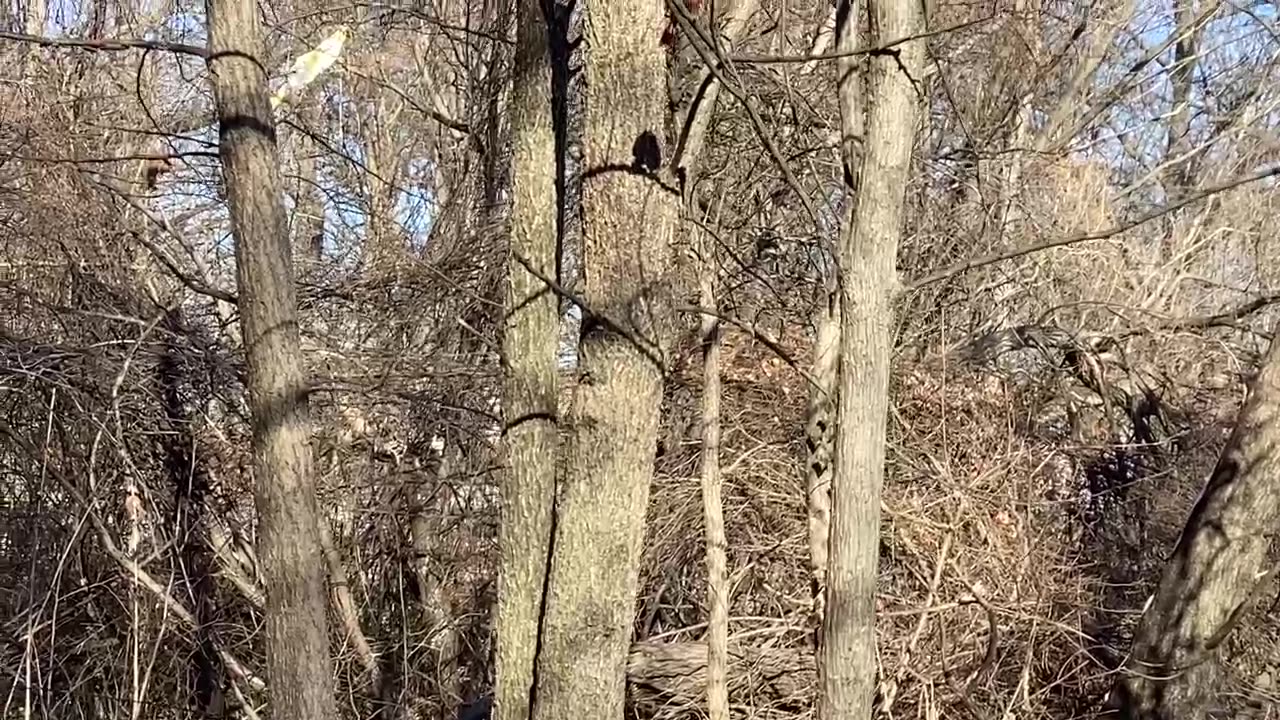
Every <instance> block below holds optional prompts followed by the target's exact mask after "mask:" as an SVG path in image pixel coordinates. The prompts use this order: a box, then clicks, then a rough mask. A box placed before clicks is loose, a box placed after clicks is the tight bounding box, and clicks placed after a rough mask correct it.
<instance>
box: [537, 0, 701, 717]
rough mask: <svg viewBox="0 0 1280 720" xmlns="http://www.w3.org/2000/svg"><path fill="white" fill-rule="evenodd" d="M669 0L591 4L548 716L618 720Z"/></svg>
mask: <svg viewBox="0 0 1280 720" xmlns="http://www.w3.org/2000/svg"><path fill="white" fill-rule="evenodd" d="M664 19H665V18H664V12H663V4H662V3H661V2H660V1H659V0H603V1H602V2H598V3H596V4H593V5H592V6H591V8H590V18H589V21H588V22H587V23H586V28H587V29H586V37H585V42H586V44H587V53H586V61H585V67H584V69H583V73H584V75H585V87H586V102H585V122H584V131H585V132H584V150H585V163H584V166H585V167H586V168H587V176H586V177H585V178H584V181H583V214H584V233H583V257H582V260H583V276H584V279H585V283H584V287H583V293H582V294H583V296H584V297H585V300H586V302H587V304H588V306H589V311H584V318H583V321H582V331H581V340H580V345H579V359H578V386H577V388H576V392H575V395H574V400H573V404H572V408H571V410H570V417H569V423H570V433H569V440H568V447H567V450H566V461H567V462H566V464H567V468H566V472H565V479H564V486H563V488H562V489H561V491H560V493H559V499H558V504H557V527H556V534H555V538H554V547H553V551H552V561H551V568H550V575H549V579H548V586H547V595H546V602H547V607H546V614H545V619H544V624H543V633H542V642H541V650H540V653H539V655H538V662H537V693H536V704H535V708H534V717H535V718H537V719H538V720H571V719H572V720H579V719H580V718H585V717H590V718H621V717H622V710H623V700H624V696H625V692H624V690H625V672H626V658H627V649H628V645H629V642H630V639H631V631H632V619H633V614H634V609H635V600H636V591H637V586H638V576H639V563H640V550H641V541H642V540H643V536H644V517H645V510H646V507H647V504H648V499H649V484H650V481H651V480H652V477H653V461H654V453H655V451H656V447H657V436H658V408H659V404H660V401H661V396H662V382H663V377H664V374H665V371H666V364H667V358H666V354H667V350H668V349H669V346H670V344H671V340H672V337H673V335H674V332H673V331H674V320H673V313H672V298H671V295H672V290H673V288H672V283H673V281H674V278H673V263H674V252H673V249H672V231H673V225H674V222H673V221H674V210H675V207H676V206H675V202H674V199H673V198H672V196H671V194H670V193H669V192H668V191H667V190H666V189H665V188H664V187H663V186H662V185H661V184H660V183H659V182H658V179H659V178H658V175H659V171H660V168H661V167H662V165H663V164H664V161H663V158H662V152H663V151H662V139H661V138H662V135H663V134H664V128H665V127H666V122H665V120H666V105H667V103H666V99H667V98H666V93H665V88H664V86H663V83H662V82H661V81H659V80H657V79H658V78H662V77H663V76H664V73H665V72H666V63H665V58H664V57H663V52H662V46H661V45H660V44H659V42H658V39H659V37H660V35H661V32H662V27H663V22H664Z"/></svg>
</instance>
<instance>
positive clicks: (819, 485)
mask: <svg viewBox="0 0 1280 720" xmlns="http://www.w3.org/2000/svg"><path fill="white" fill-rule="evenodd" d="M830 272H831V273H832V275H833V276H834V274H835V270H834V268H833V269H831V270H830ZM826 285H827V287H826V289H825V291H824V292H823V297H822V298H820V301H819V303H818V308H817V312H815V313H814V325H815V327H816V332H815V335H816V336H815V338H814V342H813V378H814V380H815V381H816V382H815V383H814V385H813V386H812V387H810V388H809V400H808V404H807V406H806V407H805V428H804V430H805V449H806V452H807V455H808V462H807V463H806V468H805V474H806V480H807V482H806V492H807V499H806V505H807V507H808V515H809V570H810V573H811V574H812V586H811V588H810V593H811V596H812V599H813V613H812V620H811V622H812V623H813V627H814V628H815V629H816V628H820V627H822V618H823V616H824V615H825V614H826V610H825V603H826V593H827V554H828V547H827V546H828V543H829V542H830V537H831V476H832V473H833V472H834V469H835V468H834V465H833V461H834V459H835V438H836V404H835V400H836V394H837V385H836V383H837V380H838V379H839V377H840V373H839V372H838V370H839V367H840V364H839V362H838V361H839V358H840V289H839V287H837V285H836V283H835V282H834V278H833V280H832V281H831V282H828V283H826Z"/></svg>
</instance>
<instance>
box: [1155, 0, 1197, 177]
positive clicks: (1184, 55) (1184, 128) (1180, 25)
mask: <svg viewBox="0 0 1280 720" xmlns="http://www.w3.org/2000/svg"><path fill="white" fill-rule="evenodd" d="M1173 22H1174V32H1176V33H1177V34H1178V39H1177V41H1176V42H1175V43H1174V46H1173V68H1172V69H1170V71H1169V85H1170V86H1171V87H1172V90H1173V97H1172V98H1171V101H1172V106H1173V107H1172V108H1171V110H1172V115H1170V117H1169V129H1168V134H1169V135H1168V140H1167V141H1166V144H1165V157H1164V162H1165V165H1166V168H1165V173H1164V193H1165V200H1166V202H1177V201H1178V200H1180V199H1182V197H1184V196H1185V195H1186V193H1187V192H1188V191H1189V190H1190V187H1189V185H1190V184H1191V177H1190V173H1189V172H1188V170H1189V168H1190V167H1191V165H1192V163H1191V162H1190V160H1191V158H1190V157H1189V155H1190V152H1191V91H1192V84H1193V83H1194V82H1195V74H1196V64H1197V63H1196V46H1197V45H1198V42H1197V40H1198V39H1199V34H1200V32H1199V27H1198V26H1199V22H1198V18H1197V15H1196V8H1195V0H1175V2H1174V7H1173Z"/></svg>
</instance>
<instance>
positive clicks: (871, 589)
mask: <svg viewBox="0 0 1280 720" xmlns="http://www.w3.org/2000/svg"><path fill="white" fill-rule="evenodd" d="M844 4H845V5H846V7H849V6H851V5H852V3H848V2H846V3H844ZM869 7H870V17H871V26H872V27H873V28H874V29H875V37H873V38H872V41H873V42H883V41H887V40H890V39H894V38H901V37H907V36H911V35H915V34H918V33H919V32H920V31H921V29H922V26H923V18H922V17H921V8H920V5H919V4H918V3H913V2H894V1H890V0H872V1H871V2H870V3H869ZM846 13H848V15H847V16H846V17H848V18H849V19H848V21H849V22H852V17H850V16H852V13H851V12H849V11H848V10H846ZM845 24H846V25H847V23H845ZM923 68H924V44H923V42H921V41H913V42H908V43H904V44H902V45H900V46H899V47H898V48H897V51H896V52H895V53H894V54H891V55H877V56H874V57H872V58H871V60H870V72H869V76H868V83H867V84H868V95H869V97H868V105H867V119H866V142H865V149H864V153H863V158H862V161H861V163H860V169H859V173H858V176H857V189H858V195H857V199H856V206H855V207H854V209H853V215H852V217H851V222H849V223H846V225H845V227H844V228H843V229H842V232H841V237H840V269H841V303H840V305H841V333H840V381H839V408H840V413H839V432H838V434H837V445H836V465H835V476H834V478H833V484H832V492H831V500H832V507H831V538H830V551H831V556H830V568H829V572H828V576H827V607H826V616H825V617H824V619H823V624H822V637H821V642H820V649H819V656H818V658H819V663H818V666H819V673H820V677H821V683H820V687H821V694H822V697H821V700H820V704H819V717H820V718H824V719H831V718H866V717H871V710H872V699H873V696H874V690H875V679H876V635H875V590H876V573H877V560H878V556H879V546H880V543H879V537H880V486H881V482H882V480H883V477H884V446H885V424H886V416H885V414H886V408H887V404H888V390H889V358H890V349H891V337H890V324H891V320H892V313H893V306H892V303H893V296H894V291H895V288H896V286H897V277H896V268H895V265H896V258H897V250H898V239H899V235H900V234H901V227H902V208H903V195H904V191H905V189H906V183H907V179H908V174H909V170H910V167H911V150H912V144H913V141H914V137H915V132H916V125H917V123H918V121H919V99H918V96H917V88H916V83H917V82H919V80H920V78H921V71H922V70H923ZM842 112H844V111H843V110H842Z"/></svg>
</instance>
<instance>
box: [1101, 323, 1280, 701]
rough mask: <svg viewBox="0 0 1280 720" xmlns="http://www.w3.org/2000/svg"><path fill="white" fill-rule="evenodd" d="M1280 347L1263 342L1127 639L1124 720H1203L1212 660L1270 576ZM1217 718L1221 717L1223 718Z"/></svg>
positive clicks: (1278, 486)
mask: <svg viewBox="0 0 1280 720" xmlns="http://www.w3.org/2000/svg"><path fill="white" fill-rule="evenodd" d="M1278 415H1280V344H1278V343H1275V342H1273V343H1272V344H1271V347H1270V349H1269V350H1268V351H1267V354H1266V356H1265V358H1264V359H1263V363H1262V368H1261V370H1260V371H1259V373H1258V376H1257V377H1256V378H1255V379H1254V381H1253V387H1252V388H1251V389H1250V393H1249V398H1248V399H1247V400H1246V401H1245V405H1244V407H1243V408H1242V409H1241V411H1240V416H1239V418H1238V419H1237V420H1236V426H1235V429H1234V431H1233V432H1232V434H1231V437H1230V439H1229V440H1228V441H1227V446H1226V448H1225V449H1224V450H1223V451H1222V455H1221V456H1220V457H1219V458H1218V464H1217V467H1216V468H1215V469H1214V471H1213V475H1212V476H1211V477H1210V478H1209V482H1208V484H1207V485H1206V486H1205V488H1204V491H1203V492H1202V493H1201V495H1200V498H1199V500H1198V501H1197V502H1196V505H1195V507H1194V509H1192V511H1191V515H1190V517H1189V518H1188V519H1187V524H1186V526H1185V528H1184V529H1183V531H1182V537H1181V538H1180V539H1179V541H1178V545H1177V547H1176V548H1175V549H1174V551H1173V556H1172V557H1171V558H1170V559H1169V563H1168V565H1166V566H1165V570H1164V573H1163V575H1162V576H1161V578H1160V585H1159V587H1158V589H1157V590H1156V593H1155V596H1154V597H1153V598H1152V599H1151V601H1150V604H1149V606H1148V608H1147V609H1146V612H1145V613H1144V614H1143V616H1142V620H1141V622H1140V623H1139V624H1138V629H1137V631H1136V632H1135V634H1134V641H1133V653H1132V656H1131V657H1132V660H1131V661H1130V665H1129V669H1130V670H1131V671H1132V673H1131V674H1129V675H1128V676H1126V677H1123V678H1121V680H1120V683H1119V687H1118V688H1117V693H1116V699H1117V700H1118V704H1119V705H1120V706H1121V708H1122V709H1123V712H1124V715H1125V717H1128V718H1131V719H1132V720H1172V719H1173V718H1204V717H1213V716H1214V715H1211V713H1212V712H1213V711H1215V710H1218V708H1216V707H1215V700H1216V699H1217V698H1218V693H1217V690H1218V679H1219V675H1220V672H1219V667H1218V664H1217V662H1216V661H1215V659H1214V657H1213V655H1214V651H1215V650H1216V649H1217V648H1218V647H1219V646H1220V645H1221V644H1222V642H1223V641H1224V640H1226V637H1227V635H1228V634H1230V632H1231V630H1232V629H1233V628H1234V627H1235V626H1236V624H1237V623H1238V622H1239V620H1240V618H1241V617H1243V615H1244V614H1245V613H1246V612H1247V611H1248V609H1249V608H1250V607H1251V605H1252V603H1253V600H1254V599H1256V598H1257V597H1258V596H1259V595H1260V594H1262V593H1261V592H1260V590H1261V589H1262V588H1261V587H1260V586H1261V585H1262V584H1263V583H1265V582H1266V581H1268V580H1269V579H1270V578H1271V576H1272V575H1274V573H1275V571H1274V570H1271V571H1270V572H1264V568H1265V567H1266V566H1265V563H1266V562H1267V553H1268V549H1269V548H1270V546H1271V544H1272V542H1273V541H1274V539H1275V537H1276V534H1277V530H1278V529H1280V481H1277V478H1280V456H1277V455H1276V451H1275V449H1276V447H1277V444H1280V418H1278V417H1277V416H1278ZM1222 717H1226V715H1223V716H1222Z"/></svg>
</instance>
